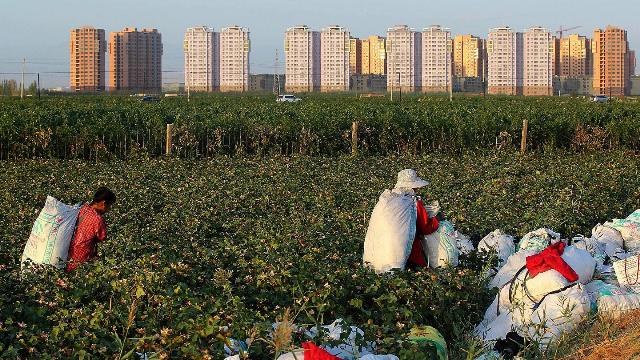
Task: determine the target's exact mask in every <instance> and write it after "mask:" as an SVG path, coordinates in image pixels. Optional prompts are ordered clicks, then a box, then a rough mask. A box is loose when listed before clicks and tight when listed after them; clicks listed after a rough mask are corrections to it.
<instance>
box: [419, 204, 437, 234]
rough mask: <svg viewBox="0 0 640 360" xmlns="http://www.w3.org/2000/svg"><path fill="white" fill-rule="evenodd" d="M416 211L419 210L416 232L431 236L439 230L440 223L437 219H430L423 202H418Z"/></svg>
mask: <svg viewBox="0 0 640 360" xmlns="http://www.w3.org/2000/svg"><path fill="white" fill-rule="evenodd" d="M416 210H417V215H418V216H417V223H416V230H417V231H416V232H417V233H418V234H420V235H429V234H432V233H434V232H435V231H436V230H438V226H440V223H439V222H438V219H437V218H435V217H432V218H430V217H429V215H428V214H427V210H426V209H425V208H424V204H423V203H422V200H418V201H417V202H416Z"/></svg>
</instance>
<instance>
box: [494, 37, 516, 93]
mask: <svg viewBox="0 0 640 360" xmlns="http://www.w3.org/2000/svg"><path fill="white" fill-rule="evenodd" d="M522 43H523V40H522V33H519V32H515V31H513V30H512V29H511V28H510V27H499V28H495V29H493V30H491V31H490V32H489V37H488V39H487V61H488V67H487V68H488V69H487V72H488V74H487V75H488V76H487V81H488V92H489V94H504V95H520V94H522V80H523V62H522V59H523V44H522Z"/></svg>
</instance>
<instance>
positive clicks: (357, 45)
mask: <svg viewBox="0 0 640 360" xmlns="http://www.w3.org/2000/svg"><path fill="white" fill-rule="evenodd" d="M349 73H351V74H352V75H354V74H362V40H360V39H358V38H351V39H349Z"/></svg>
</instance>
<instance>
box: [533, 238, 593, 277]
mask: <svg viewBox="0 0 640 360" xmlns="http://www.w3.org/2000/svg"><path fill="white" fill-rule="evenodd" d="M562 260H564V262H566V263H567V265H569V266H571V268H572V269H573V271H575V272H576V274H578V282H579V283H581V284H583V285H584V284H587V283H589V282H591V279H592V278H593V273H594V271H595V270H596V260H595V259H594V258H593V256H591V254H590V253H589V252H588V251H587V250H583V249H580V248H578V247H576V246H575V245H571V246H567V247H565V248H564V252H563V253H562ZM538 276H540V275H538Z"/></svg>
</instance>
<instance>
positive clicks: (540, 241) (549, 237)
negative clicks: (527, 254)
mask: <svg viewBox="0 0 640 360" xmlns="http://www.w3.org/2000/svg"><path fill="white" fill-rule="evenodd" d="M558 241H560V234H559V233H557V232H555V231H553V230H551V229H545V228H541V229H538V230H535V231H531V232H529V233H527V234H526V235H525V236H523V237H522V239H521V240H520V243H518V250H526V249H531V250H536V252H540V251H542V250H544V249H546V248H547V247H548V246H549V245H551V244H555V243H557V242H558Z"/></svg>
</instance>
